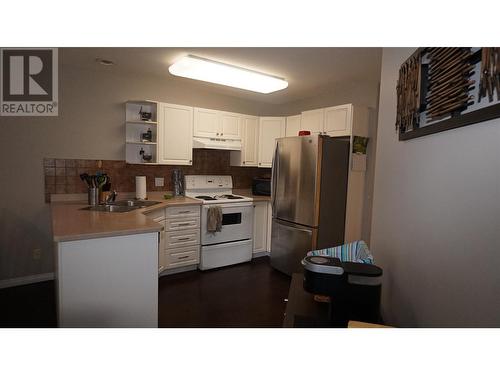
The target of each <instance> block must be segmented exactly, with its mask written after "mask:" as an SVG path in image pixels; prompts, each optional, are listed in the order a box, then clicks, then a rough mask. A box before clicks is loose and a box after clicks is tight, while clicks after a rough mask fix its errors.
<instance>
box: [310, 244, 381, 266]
mask: <svg viewBox="0 0 500 375" xmlns="http://www.w3.org/2000/svg"><path fill="white" fill-rule="evenodd" d="M307 255H325V256H328V257H333V258H339V259H340V260H341V261H342V262H356V263H367V264H373V255H372V253H371V252H370V250H369V249H368V245H367V244H366V243H365V241H362V240H361V241H354V242H351V243H346V244H343V245H340V246H335V247H329V248H327V249H321V250H314V251H309V252H308V253H307Z"/></svg>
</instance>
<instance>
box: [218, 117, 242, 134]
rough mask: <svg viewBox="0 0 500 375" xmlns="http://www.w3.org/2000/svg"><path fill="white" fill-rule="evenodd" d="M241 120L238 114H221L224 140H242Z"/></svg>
mask: <svg viewBox="0 0 500 375" xmlns="http://www.w3.org/2000/svg"><path fill="white" fill-rule="evenodd" d="M241 118H242V116H241V115H240V114H238V113H229V112H221V132H220V135H221V136H222V138H226V139H241Z"/></svg>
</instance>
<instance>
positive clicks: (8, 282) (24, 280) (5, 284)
mask: <svg viewBox="0 0 500 375" xmlns="http://www.w3.org/2000/svg"><path fill="white" fill-rule="evenodd" d="M48 280H54V272H48V273H40V274H38V275H30V276H23V277H16V278H14V279H5V280H0V289H4V288H10V287H13V286H20V285H27V284H34V283H40V282H42V281H48Z"/></svg>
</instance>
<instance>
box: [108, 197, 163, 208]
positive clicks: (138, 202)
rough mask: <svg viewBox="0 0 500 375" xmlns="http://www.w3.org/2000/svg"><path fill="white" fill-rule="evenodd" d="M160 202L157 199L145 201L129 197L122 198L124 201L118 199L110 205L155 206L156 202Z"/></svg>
mask: <svg viewBox="0 0 500 375" xmlns="http://www.w3.org/2000/svg"><path fill="white" fill-rule="evenodd" d="M158 203H160V202H155V201H143V200H139V199H128V200H122V201H116V202H112V203H110V205H113V206H128V207H137V208H139V207H149V206H154V205H155V204H158Z"/></svg>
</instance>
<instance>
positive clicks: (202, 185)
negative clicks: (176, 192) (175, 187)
mask: <svg viewBox="0 0 500 375" xmlns="http://www.w3.org/2000/svg"><path fill="white" fill-rule="evenodd" d="M185 187H186V189H189V190H192V189H213V190H214V191H217V189H232V188H233V179H232V177H231V176H203V175H187V176H185Z"/></svg>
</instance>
